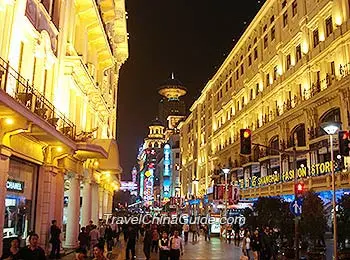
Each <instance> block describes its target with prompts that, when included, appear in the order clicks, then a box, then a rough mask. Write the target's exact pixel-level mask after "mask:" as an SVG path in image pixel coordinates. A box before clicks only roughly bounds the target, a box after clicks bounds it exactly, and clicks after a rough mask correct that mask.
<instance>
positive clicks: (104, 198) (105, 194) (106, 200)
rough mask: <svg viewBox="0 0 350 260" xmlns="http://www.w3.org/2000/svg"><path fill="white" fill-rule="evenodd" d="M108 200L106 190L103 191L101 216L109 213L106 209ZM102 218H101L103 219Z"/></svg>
mask: <svg viewBox="0 0 350 260" xmlns="http://www.w3.org/2000/svg"><path fill="white" fill-rule="evenodd" d="M108 199H109V192H108V190H104V191H103V214H105V213H111V212H110V211H109V209H108ZM103 217H104V216H102V218H103Z"/></svg>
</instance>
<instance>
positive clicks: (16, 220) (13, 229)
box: [3, 158, 38, 248]
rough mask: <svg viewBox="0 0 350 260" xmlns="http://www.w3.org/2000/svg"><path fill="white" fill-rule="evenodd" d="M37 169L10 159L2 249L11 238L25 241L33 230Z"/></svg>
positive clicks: (34, 166) (29, 164)
mask: <svg viewBox="0 0 350 260" xmlns="http://www.w3.org/2000/svg"><path fill="white" fill-rule="evenodd" d="M37 171H38V167H37V166H36V165H34V164H31V163H27V162H24V161H21V160H17V159H12V158H11V159H10V168H9V176H8V180H7V183H6V189H7V192H6V198H5V209H4V218H5V222H4V236H3V238H4V248H5V247H6V245H8V244H9V242H10V241H11V240H12V238H13V237H19V238H21V239H23V240H24V239H25V238H26V236H27V235H28V232H29V231H30V230H33V228H34V205H35V204H34V201H35V191H36V185H35V184H36V183H37V182H36V181H37Z"/></svg>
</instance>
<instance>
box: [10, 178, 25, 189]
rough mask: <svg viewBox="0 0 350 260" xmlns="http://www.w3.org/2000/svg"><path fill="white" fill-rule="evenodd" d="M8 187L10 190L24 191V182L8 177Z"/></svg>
mask: <svg viewBox="0 0 350 260" xmlns="http://www.w3.org/2000/svg"><path fill="white" fill-rule="evenodd" d="M6 189H7V190H8V191H14V192H23V191H24V182H23V181H16V180H11V179H8V180H7V182H6Z"/></svg>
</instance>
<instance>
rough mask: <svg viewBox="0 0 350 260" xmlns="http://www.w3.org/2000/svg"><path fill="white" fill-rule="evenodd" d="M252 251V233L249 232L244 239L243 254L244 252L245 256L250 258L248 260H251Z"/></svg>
mask: <svg viewBox="0 0 350 260" xmlns="http://www.w3.org/2000/svg"><path fill="white" fill-rule="evenodd" d="M250 251H251V239H250V232H249V231H247V232H246V234H245V236H244V238H243V243H242V252H243V255H245V256H247V257H248V260H250V259H251V255H250Z"/></svg>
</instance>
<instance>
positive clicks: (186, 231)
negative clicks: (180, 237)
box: [182, 223, 190, 243]
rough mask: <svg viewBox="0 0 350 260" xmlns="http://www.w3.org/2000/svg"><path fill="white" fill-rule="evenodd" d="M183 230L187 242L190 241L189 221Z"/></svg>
mask: <svg viewBox="0 0 350 260" xmlns="http://www.w3.org/2000/svg"><path fill="white" fill-rule="evenodd" d="M182 230H183V232H184V237H185V243H187V242H188V232H189V231H190V226H189V225H188V223H185V224H184V225H183V227H182Z"/></svg>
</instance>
